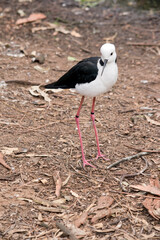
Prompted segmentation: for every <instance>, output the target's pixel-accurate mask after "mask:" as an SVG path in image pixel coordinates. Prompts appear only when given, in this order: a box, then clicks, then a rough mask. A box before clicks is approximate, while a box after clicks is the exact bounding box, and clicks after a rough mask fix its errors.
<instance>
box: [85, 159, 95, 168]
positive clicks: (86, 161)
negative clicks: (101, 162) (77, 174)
mask: <svg viewBox="0 0 160 240" xmlns="http://www.w3.org/2000/svg"><path fill="white" fill-rule="evenodd" d="M89 161H91V160H86V159H83V168H85V166H90V167H93V168H96V167H95V166H94V165H92V164H90V163H89Z"/></svg>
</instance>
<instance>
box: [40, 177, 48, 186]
mask: <svg viewBox="0 0 160 240" xmlns="http://www.w3.org/2000/svg"><path fill="white" fill-rule="evenodd" d="M40 181H41V183H43V185H46V184H47V183H48V181H47V179H45V178H44V179H40Z"/></svg>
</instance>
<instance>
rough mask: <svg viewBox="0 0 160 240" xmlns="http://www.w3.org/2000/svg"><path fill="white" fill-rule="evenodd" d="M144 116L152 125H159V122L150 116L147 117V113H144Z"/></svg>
mask: <svg viewBox="0 0 160 240" xmlns="http://www.w3.org/2000/svg"><path fill="white" fill-rule="evenodd" d="M145 117H146V119H147V121H148V122H149V123H151V124H153V125H157V126H160V122H158V121H155V120H153V119H151V118H150V117H148V116H147V115H145Z"/></svg>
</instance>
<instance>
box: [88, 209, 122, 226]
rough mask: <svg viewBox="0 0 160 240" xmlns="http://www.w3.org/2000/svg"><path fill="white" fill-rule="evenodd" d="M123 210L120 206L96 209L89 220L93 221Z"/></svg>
mask: <svg viewBox="0 0 160 240" xmlns="http://www.w3.org/2000/svg"><path fill="white" fill-rule="evenodd" d="M124 211H125V210H124V209H122V208H116V209H102V210H98V211H96V215H95V216H93V217H92V219H91V222H92V223H95V222H97V221H98V220H99V219H101V218H104V217H110V216H111V215H113V214H117V213H121V212H124Z"/></svg>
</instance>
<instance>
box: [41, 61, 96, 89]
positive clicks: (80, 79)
mask: <svg viewBox="0 0 160 240" xmlns="http://www.w3.org/2000/svg"><path fill="white" fill-rule="evenodd" d="M98 59H99V57H90V58H86V59H83V60H82V61H80V62H78V63H77V64H76V65H75V66H73V67H72V68H71V69H70V70H69V71H68V72H66V73H65V74H64V75H63V76H62V77H61V78H60V79H59V80H58V81H56V82H53V83H50V84H47V85H45V88H50V89H57V88H62V89H68V88H75V85H76V84H83V83H90V82H91V81H93V80H95V78H96V76H97V73H98V68H97V62H98Z"/></svg>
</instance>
